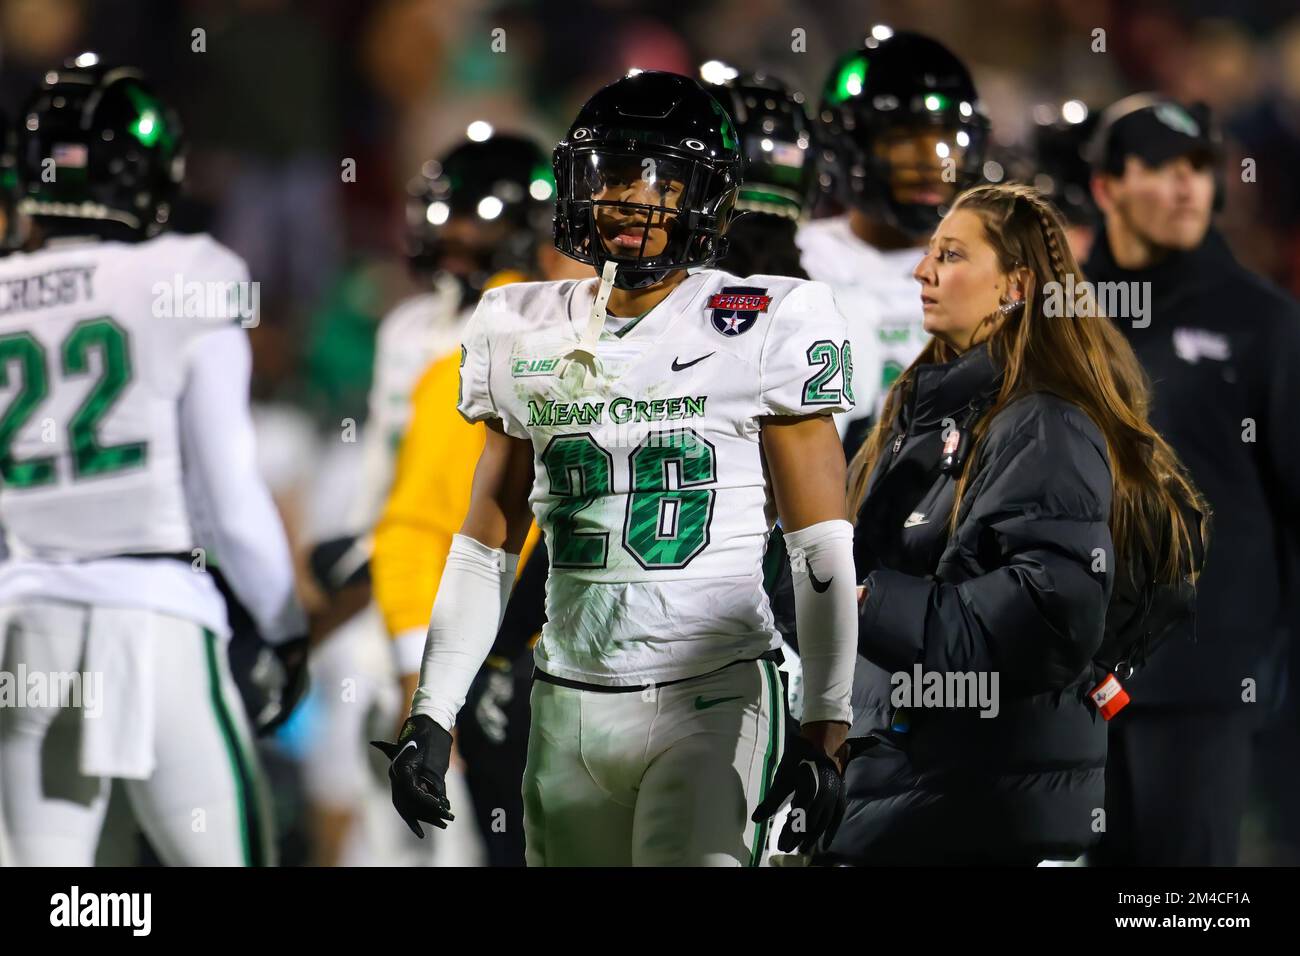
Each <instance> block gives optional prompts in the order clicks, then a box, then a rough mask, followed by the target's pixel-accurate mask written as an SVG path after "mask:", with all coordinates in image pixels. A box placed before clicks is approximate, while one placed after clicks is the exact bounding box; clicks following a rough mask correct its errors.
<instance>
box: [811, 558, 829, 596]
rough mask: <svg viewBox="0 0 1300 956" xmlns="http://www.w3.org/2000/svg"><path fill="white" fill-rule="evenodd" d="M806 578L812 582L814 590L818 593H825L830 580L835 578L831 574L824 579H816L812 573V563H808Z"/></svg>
mask: <svg viewBox="0 0 1300 956" xmlns="http://www.w3.org/2000/svg"><path fill="white" fill-rule="evenodd" d="M808 580H809V581H811V582H812V586H813V590H814V591H816V592H817V593H818V594H824V593H826V589H827V588H828V587H830V586H831V582H832V581H834V580H835V575H833V574H832V575H831V576H830V577H829V578H827V579H826V580H825V581H818V580H817V575H815V574H813V569H812V565H809V566H808Z"/></svg>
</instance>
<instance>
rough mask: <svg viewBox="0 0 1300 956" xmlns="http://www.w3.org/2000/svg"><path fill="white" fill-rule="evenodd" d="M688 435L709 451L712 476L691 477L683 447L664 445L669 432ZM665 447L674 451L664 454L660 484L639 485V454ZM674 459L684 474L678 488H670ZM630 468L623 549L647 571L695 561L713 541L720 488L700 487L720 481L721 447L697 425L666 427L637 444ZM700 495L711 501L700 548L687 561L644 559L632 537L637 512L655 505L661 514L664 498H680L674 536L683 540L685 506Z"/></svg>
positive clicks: (708, 463) (667, 568) (678, 499)
mask: <svg viewBox="0 0 1300 956" xmlns="http://www.w3.org/2000/svg"><path fill="white" fill-rule="evenodd" d="M688 434H689V435H690V436H691V438H692V439H693V440H694V441H696V442H698V443H699V445H701V446H702V447H703V448H705V449H707V450H708V461H707V463H706V467H707V469H708V475H707V476H706V477H703V478H694V479H690V480H687V478H686V468H685V460H684V459H685V457H686V456H685V454H684V453H683V452H682V451H680V450H676V449H673V448H672V446H669V445H665V444H663V441H662V439H663V436H665V435H682V436H685V435H688ZM651 439H654V441H653V443H652V442H651ZM665 448H668V449H669V450H670V454H669V455H666V456H665V457H663V458H662V460H661V461H660V474H659V482H658V486H657V487H655V486H651V487H637V474H636V472H637V459H638V458H639V457H642V456H643V453H645V452H646V451H647V449H654V450H656V451H658V450H660V449H665ZM672 451H676V454H675V455H673V454H671V452H672ZM673 462H677V468H678V475H679V477H680V481H679V482H678V486H677V487H676V488H669V487H668V466H669V465H671V464H672V463H673ZM628 471H629V474H628V487H629V488H630V489H631V491H630V493H629V494H628V499H627V508H626V509H625V510H624V512H623V550H625V551H626V552H627V553H628V554H630V555H632V557H633V559H635V561H636V563H637V564H639V565H641V567H643V568H644V569H645V570H647V571H673V570H679V569H681V568H684V567H686V566H687V565H688V564H690V563H691V562H692V561H693V560H695V558H697V557H698V556H699V555H700V554H701V553H702V552H703V551H704V549H705V548H707V547H708V546H709V542H710V541H711V540H712V528H713V509H714V505H715V504H716V502H717V495H718V489H717V488H701V487H699V486H701V485H708V484H713V483H716V482H717V480H718V455H717V449H716V448H714V447H713V444H712V443H711V442H710V441H709V440H708V439H707V438H705V437H704V436H703V435H701V434H700V433H699V432H697V431H696V430H695V429H694V428H673V429H665V430H661V431H657V432H651V433H650V434H648V435H646V437H645V438H643V439H642V440H641V443H640V444H639V445H637V447H636V448H635V449H634V450H633V451H632V454H631V455H629V456H628ZM699 495H706V496H707V497H706V499H705V500H706V502H707V504H706V506H705V514H704V518H703V528H702V529H701V540H700V543H699V544H698V545H697V546H696V547H694V548H693V549H692V550H691V552H690V554H688V555H687V556H686V557H685V559H683V560H679V561H675V562H652V561H646V560H642V557H643V556H642V554H641V553H640V552H638V551H637V550H636V549H635V548H634V547H633V546H632V543H631V540H630V537H631V532H632V515H633V512H635V511H637V510H644V509H646V508H648V507H653V508H654V509H655V514H656V516H659V515H661V514H662V509H663V502H664V501H666V500H673V501H676V502H677V503H678V510H677V517H678V520H677V527H676V533H675V534H674V535H673V538H672V539H671V540H680V538H681V536H682V533H683V528H682V522H681V513H682V509H683V507H684V506H685V504H686V503H687V502H689V501H693V500H699V499H698V497H697V496H699ZM651 502H653V503H654V504H653V505H651V504H650V503H651ZM659 540H670V539H659Z"/></svg>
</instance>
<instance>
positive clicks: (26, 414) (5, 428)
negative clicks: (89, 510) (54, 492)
mask: <svg viewBox="0 0 1300 956" xmlns="http://www.w3.org/2000/svg"><path fill="white" fill-rule="evenodd" d="M20 343H21V344H20ZM14 360H18V361H19V362H21V363H22V366H23V370H22V376H23V384H22V387H21V388H20V389H19V390H18V393H17V394H16V395H15V396H14V398H13V400H12V401H11V402H10V403H9V407H8V408H6V409H5V410H4V414H3V415H0V478H3V480H4V483H5V484H6V485H10V486H12V487H14V488H36V487H39V486H41V485H48V484H51V483H53V482H54V481H56V480H57V478H58V474H57V471H56V468H55V463H54V461H55V460H54V456H53V455H39V456H37V457H35V458H28V459H26V460H24V461H18V460H17V459H15V458H14V457H13V454H12V452H11V445H12V443H13V440H14V436H16V435H17V434H18V433H19V432H20V431H22V430H23V428H25V427H26V426H27V421H28V419H30V418H31V417H32V416H33V415H34V414H36V408H37V406H39V405H40V404H41V402H43V401H45V399H46V398H47V397H48V396H49V394H50V373H49V368H48V366H47V365H46V362H45V347H44V346H42V345H41V343H40V342H38V341H37V340H36V337H35V336H34V335H32V333H30V332H14V333H12V334H10V335H5V336H3V337H0V388H8V387H9V365H10V363H11V362H12V361H14Z"/></svg>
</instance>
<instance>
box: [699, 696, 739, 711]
mask: <svg viewBox="0 0 1300 956" xmlns="http://www.w3.org/2000/svg"><path fill="white" fill-rule="evenodd" d="M729 700H740V698H739V697H715V698H713V700H706V699H705V698H704V697H703V696H702V695H701V696H699V697H696V698H695V709H696V710H708V709H709V708H710V707H716V706H717V705H718V704H725V703H726V702H727V701H729Z"/></svg>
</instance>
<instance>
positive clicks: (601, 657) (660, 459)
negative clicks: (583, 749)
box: [460, 270, 853, 686]
mask: <svg viewBox="0 0 1300 956" xmlns="http://www.w3.org/2000/svg"><path fill="white" fill-rule="evenodd" d="M597 284H598V280H596V279H594V278H593V279H584V280H567V281H559V282H531V283H520V284H516V285H509V286H505V287H503V288H500V289H495V290H493V291H491V292H489V293H487V294H486V295H485V296H484V297H483V299H482V301H481V303H480V304H479V307H478V309H477V310H476V311H475V313H474V317H473V319H472V320H471V321H470V325H469V327H468V329H467V330H466V334H465V344H464V346H463V350H462V368H461V400H460V410H461V413H462V414H463V415H464V416H465V417H466V418H467V419H469V420H471V421H482V420H485V419H491V418H497V419H500V420H501V422H502V424H503V427H504V429H505V431H506V432H507V433H508V434H510V435H512V436H514V437H516V438H522V439H528V440H530V441H531V442H532V445H533V450H534V455H535V459H534V467H535V474H536V479H535V483H534V486H533V491H532V495H531V498H530V502H531V505H532V509H533V513H534V515H535V516H536V518H537V521H538V522H539V524H540V525H541V527H542V529H543V531H544V532H545V534H546V542H547V548H548V551H549V554H550V561H551V572H550V576H549V579H548V581H547V595H546V611H547V623H546V626H545V629H544V630H543V632H542V639H541V642H540V643H539V644H538V646H537V648H536V660H537V664H538V666H539V667H540V668H541V669H542V670H543V671H545V672H546V673H548V674H551V675H553V676H557V677H563V678H568V679H571V680H578V681H582V682H585V683H593V684H601V685H607V686H608V685H614V686H625V685H635V684H646V683H657V682H663V681H669V680H678V679H681V678H686V677H693V676H697V675H700V674H704V673H707V672H709V671H711V670H713V669H715V668H718V667H722V666H725V665H726V664H729V663H731V662H733V661H737V660H743V659H747V658H749V659H752V658H755V657H758V656H759V655H761V654H763V653H764V652H766V651H767V650H769V649H772V648H776V647H779V646H780V643H781V639H780V636H779V634H778V632H777V630H776V628H775V627H774V626H773V622H772V615H771V611H770V609H769V606H768V601H767V596H766V594H765V593H764V591H763V572H762V559H763V553H764V548H765V546H766V543H767V536H768V533H769V532H770V531H771V529H772V525H773V521H774V518H775V506H774V502H773V497H772V490H771V487H770V485H769V483H768V478H767V474H766V471H765V468H764V463H763V455H762V449H761V446H760V441H759V439H760V425H761V420H762V419H763V417H765V416H771V415H807V414H812V413H823V412H824V413H834V412H843V411H847V410H848V409H850V408H852V406H853V394H852V388H851V384H850V383H851V370H852V367H853V357H852V347H851V345H850V344H849V340H848V339H849V337H848V330H847V328H846V325H845V321H844V318H843V317H842V316H841V315H840V314H839V312H837V311H836V308H835V303H834V301H833V299H832V297H831V294H830V290H829V289H828V288H827V287H826V286H824V285H822V284H821V283H818V282H808V281H805V280H799V279H790V278H785V277H778V276H750V277H748V278H745V279H741V278H737V277H736V276H733V275H729V274H727V273H725V272H720V271H715V270H706V271H701V272H697V273H695V274H693V275H690V276H688V277H687V278H686V279H685V280H684V281H683V282H682V283H681V284H680V285H679V286H677V288H675V289H674V290H673V291H672V293H671V294H670V295H669V296H668V297H667V298H666V299H664V300H663V301H662V302H661V303H659V305H657V306H656V307H655V308H654V309H652V310H651V311H650V312H649V313H648V314H647V315H645V316H643V317H642V318H640V319H633V320H627V319H617V318H614V317H611V318H610V320H609V322H608V323H607V325H606V330H605V332H604V333H603V334H602V335H601V337H600V340H599V342H598V343H597V359H596V362H595V363H594V366H593V365H590V364H583V363H580V362H578V361H575V360H573V359H569V358H566V356H567V355H568V354H569V353H570V352H571V351H572V349H573V348H574V346H575V345H576V344H577V343H578V341H579V339H580V338H581V335H582V333H583V331H584V330H585V328H586V325H587V320H588V316H589V314H590V311H591V306H592V301H593V297H594V294H595V291H596V288H597ZM611 325H613V326H620V325H621V327H619V329H618V331H617V332H613V331H611Z"/></svg>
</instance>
